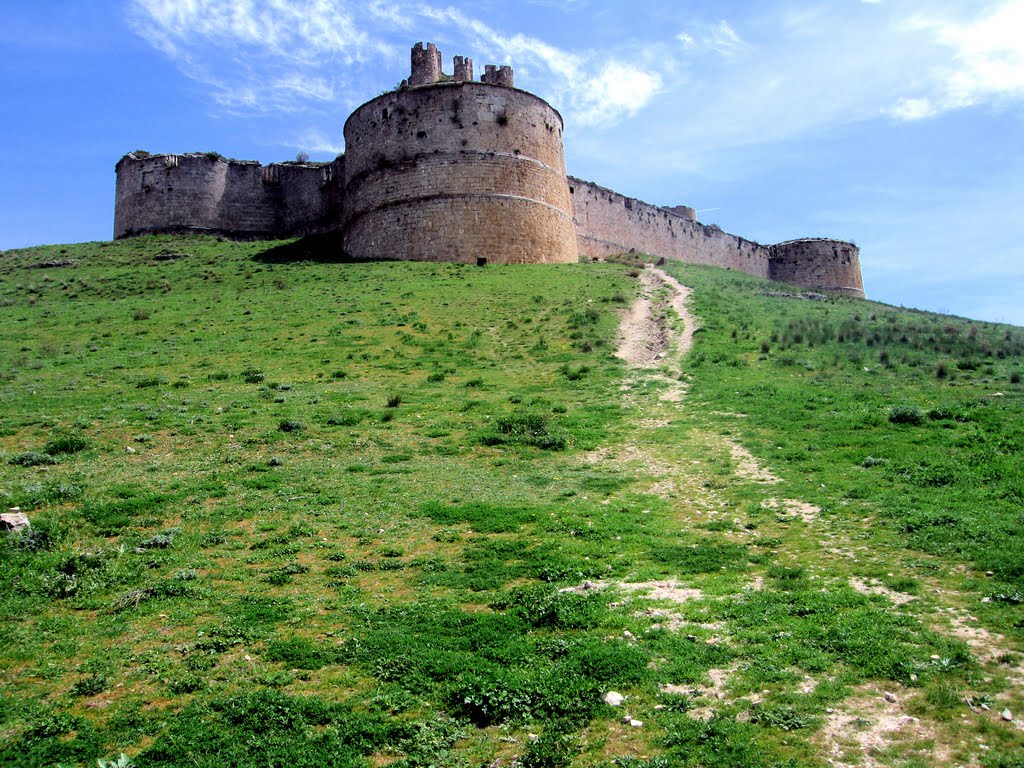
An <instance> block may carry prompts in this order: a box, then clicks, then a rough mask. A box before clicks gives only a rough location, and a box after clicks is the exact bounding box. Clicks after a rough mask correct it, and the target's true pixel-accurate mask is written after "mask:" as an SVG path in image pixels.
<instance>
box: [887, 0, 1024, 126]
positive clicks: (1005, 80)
mask: <svg viewBox="0 0 1024 768" xmlns="http://www.w3.org/2000/svg"><path fill="white" fill-rule="evenodd" d="M907 26H908V28H910V29H914V30H920V31H923V32H926V33H928V34H929V35H930V36H931V37H932V39H933V41H934V42H935V43H937V44H938V45H940V46H942V47H944V48H946V49H950V50H951V51H952V60H951V61H946V62H944V63H943V64H941V65H939V66H936V67H935V68H934V69H933V70H932V78H931V82H930V83H929V84H928V92H927V94H926V95H923V96H920V97H916V98H909V99H903V100H901V101H900V102H898V103H897V104H896V105H895V106H894V107H893V108H892V109H891V110H890V113H891V114H892V115H893V116H895V117H897V118H899V119H903V120H920V119H923V118H926V117H932V116H934V115H937V114H939V113H942V112H947V111H950V110H954V109H962V108H965V107H971V106H975V105H977V104H981V103H985V102H988V101H1000V100H1006V99H1013V100H1018V99H1022V98H1024V36H1022V35H1021V32H1020V30H1022V29H1024V0H1005V1H1004V2H1003V3H1002V4H1000V5H997V6H993V7H990V8H989V9H987V10H986V12H985V13H983V14H982V15H979V16H977V17H976V18H973V19H969V20H964V19H950V18H939V17H929V16H923V15H918V16H915V17H913V18H912V19H910V20H909V21H908V22H907ZM908 104H909V105H910V107H911V108H910V109H907V105H908ZM924 104H927V105H928V106H929V108H928V109H921V108H920V107H921V106H923V105H924Z"/></svg>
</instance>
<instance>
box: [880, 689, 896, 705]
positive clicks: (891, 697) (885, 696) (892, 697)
mask: <svg viewBox="0 0 1024 768" xmlns="http://www.w3.org/2000/svg"><path fill="white" fill-rule="evenodd" d="M882 698H883V699H885V700H886V701H888V702H889V703H890V704H895V703H896V694H895V693H889V691H886V692H885V693H883V694H882Z"/></svg>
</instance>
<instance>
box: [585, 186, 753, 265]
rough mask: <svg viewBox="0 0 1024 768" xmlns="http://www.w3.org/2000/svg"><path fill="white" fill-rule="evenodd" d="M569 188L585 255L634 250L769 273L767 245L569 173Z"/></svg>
mask: <svg viewBox="0 0 1024 768" xmlns="http://www.w3.org/2000/svg"><path fill="white" fill-rule="evenodd" d="M569 189H570V190H571V195H570V197H571V198H572V206H573V217H574V219H575V222H576V234H577V238H578V240H579V251H580V254H582V255H584V256H589V257H600V256H606V255H609V254H612V253H621V252H623V251H630V250H635V251H640V252H642V253H650V254H653V255H655V256H663V257H664V258H666V259H675V260H678V261H685V262H688V263H690V264H711V265H714V266H719V267H727V268H729V269H737V270H740V271H741V272H748V273H750V274H753V275H758V276H759V277H768V271H769V266H768V262H769V257H770V255H771V253H770V249H769V248H768V247H766V246H763V245H760V244H759V243H755V242H752V241H750V240H745V239H744V238H742V237H736V236H735V235H730V234H729V233H728V232H723V231H722V230H721V229H719V228H718V227H715V226H708V225H705V224H701V223H700V222H698V221H696V220H695V219H694V218H684V217H683V216H680V215H679V214H677V213H676V212H675V209H669V208H659V207H657V206H654V205H651V204H650V203H645V202H643V201H642V200H636V199H634V198H630V197H625V196H624V195H620V194H619V193H618V192H613V191H612V190H610V189H605V188H604V187H601V186H598V185H597V184H593V183H591V182H588V181H583V180H581V179H576V178H572V177H570V178H569ZM691 210H692V209H691Z"/></svg>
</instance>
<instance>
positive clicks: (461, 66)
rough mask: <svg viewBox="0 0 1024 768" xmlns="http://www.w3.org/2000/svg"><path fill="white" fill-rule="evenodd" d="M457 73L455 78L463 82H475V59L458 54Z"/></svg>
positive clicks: (455, 60)
mask: <svg viewBox="0 0 1024 768" xmlns="http://www.w3.org/2000/svg"><path fill="white" fill-rule="evenodd" d="M453 63H454V68H455V75H454V76H453V77H452V79H453V80H455V81H457V82H461V83H471V82H473V60H472V59H468V58H465V57H463V56H456V57H455V59H454V62H453Z"/></svg>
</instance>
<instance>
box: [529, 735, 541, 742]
mask: <svg viewBox="0 0 1024 768" xmlns="http://www.w3.org/2000/svg"><path fill="white" fill-rule="evenodd" d="M526 738H527V739H529V740H530V741H536V740H537V739H539V738H540V737H539V736H538V735H537V734H536V733H528V734H526Z"/></svg>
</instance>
